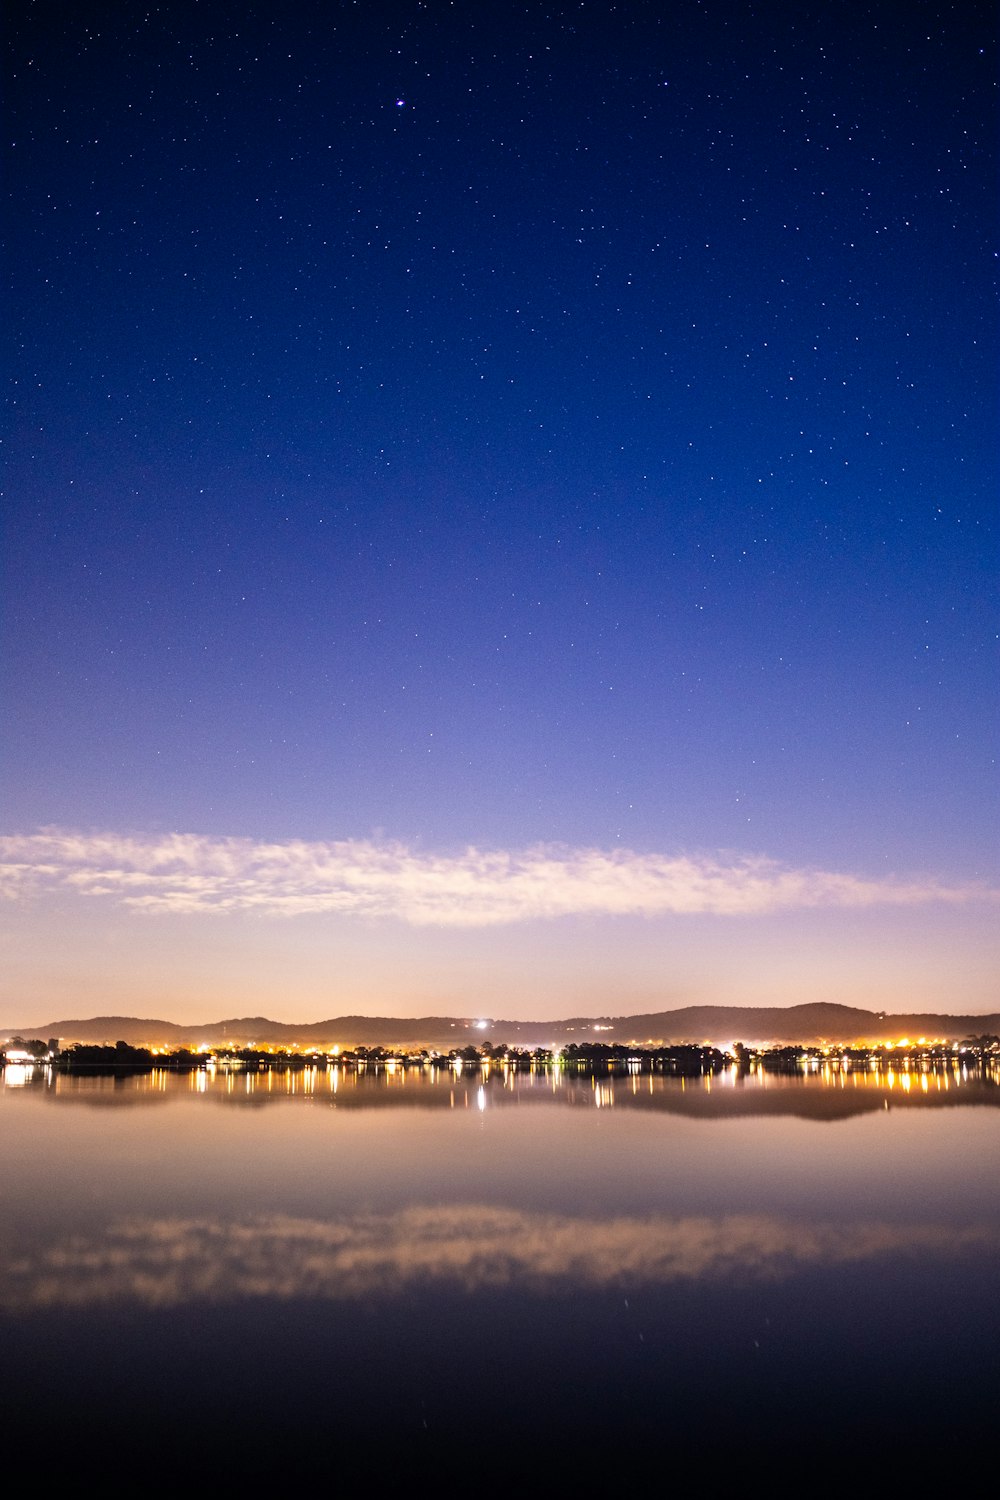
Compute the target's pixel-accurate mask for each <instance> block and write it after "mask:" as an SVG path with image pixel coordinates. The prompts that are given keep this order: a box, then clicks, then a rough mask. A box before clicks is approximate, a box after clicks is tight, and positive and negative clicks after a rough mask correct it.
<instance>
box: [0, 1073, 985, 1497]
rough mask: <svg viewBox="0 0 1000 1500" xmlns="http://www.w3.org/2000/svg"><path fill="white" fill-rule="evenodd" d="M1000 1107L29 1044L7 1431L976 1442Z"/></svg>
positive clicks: (896, 1447)
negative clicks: (102, 1061)
mask: <svg viewBox="0 0 1000 1500" xmlns="http://www.w3.org/2000/svg"><path fill="white" fill-rule="evenodd" d="M998 1106H1000V1088H998V1087H997V1083H996V1081H995V1079H993V1078H991V1077H990V1076H988V1075H984V1074H982V1073H978V1072H972V1073H969V1074H963V1073H961V1072H959V1071H956V1070H954V1069H948V1070H947V1071H943V1072H937V1073H933V1072H932V1073H925V1074H919V1073H913V1074H904V1073H900V1074H898V1075H869V1074H863V1073H855V1074H836V1073H831V1074H828V1075H826V1076H824V1075H822V1074H817V1075H814V1076H810V1077H801V1076H795V1077H787V1078H786V1077H773V1076H762V1075H753V1076H749V1077H743V1078H739V1077H737V1076H735V1075H725V1076H722V1077H716V1078H714V1079H711V1080H707V1079H706V1080H701V1079H699V1080H687V1081H680V1080H673V1079H659V1078H657V1079H650V1078H649V1077H642V1076H636V1077H631V1078H616V1079H596V1080H593V1079H567V1078H565V1077H563V1076H561V1075H559V1074H554V1075H553V1074H546V1073H539V1074H537V1075H535V1074H530V1075H529V1074H516V1075H505V1074H504V1073H503V1072H502V1071H493V1072H491V1073H484V1072H480V1071H479V1070H478V1069H476V1070H474V1071H473V1072H472V1074H471V1075H470V1073H469V1072H465V1073H464V1074H463V1075H461V1076H460V1077H458V1078H454V1077H452V1076H450V1075H445V1076H443V1077H441V1076H439V1075H435V1074H431V1073H430V1072H426V1073H418V1072H410V1073H403V1072H402V1071H401V1070H400V1071H399V1072H379V1073H376V1074H362V1075H361V1076H358V1075H356V1074H354V1073H350V1072H344V1071H343V1070H336V1069H330V1070H327V1069H322V1070H319V1071H313V1072H307V1073H299V1074H277V1073H272V1074H267V1073H262V1074H257V1075H246V1074H240V1073H233V1074H225V1073H221V1072H219V1073H216V1074H215V1075H211V1074H208V1073H200V1074H195V1075H191V1076H177V1075H167V1074H152V1075H147V1076H140V1077H122V1078H106V1077H86V1078H69V1077H53V1076H52V1075H50V1074H49V1073H47V1072H44V1071H41V1070H37V1071H35V1072H31V1073H22V1072H18V1071H17V1070H14V1069H8V1070H7V1073H6V1077H5V1082H4V1086H3V1089H2V1092H0V1153H2V1173H0V1202H2V1216H0V1337H2V1345H0V1364H2V1382H3V1390H2V1394H3V1410H4V1416H5V1430H6V1431H7V1432H8V1433H10V1432H11V1431H14V1432H16V1433H18V1434H19V1435H20V1436H21V1438H22V1440H24V1441H26V1442H38V1443H42V1444H45V1445H46V1447H47V1451H48V1457H47V1462H49V1463H50V1464H59V1463H64V1464H65V1465H66V1467H67V1470H68V1471H73V1470H74V1469H75V1467H76V1466H77V1465H78V1463H79V1462H81V1461H83V1460H84V1459H85V1458H86V1456H87V1455H91V1456H93V1455H96V1454H101V1455H103V1456H104V1457H107V1458H112V1459H114V1460H116V1461H118V1462H119V1463H120V1464H121V1465H126V1466H127V1465H131V1464H133V1463H137V1462H138V1463H142V1462H146V1461H148V1460H150V1459H155V1464H156V1469H157V1472H159V1473H163V1474H166V1473H168V1472H171V1471H173V1470H176V1471H177V1472H178V1473H181V1472H184V1473H188V1472H189V1471H190V1466H191V1465H192V1464H195V1465H197V1466H198V1472H199V1473H201V1474H202V1475H210V1474H212V1473H215V1472H218V1473H219V1474H220V1475H221V1474H223V1473H228V1474H231V1475H232V1474H236V1473H238V1472H242V1471H244V1470H245V1471H247V1472H250V1471H255V1472H258V1471H264V1470H266V1471H267V1472H269V1473H274V1474H278V1473H286V1474H287V1473H292V1472H294V1473H296V1474H304V1475H315V1476H317V1477H321V1476H323V1475H327V1476H328V1477H329V1476H330V1475H332V1474H334V1473H336V1474H342V1475H348V1474H357V1475H359V1476H361V1475H364V1474H367V1473H368V1472H369V1471H370V1470H371V1468H372V1466H376V1467H377V1466H379V1465H381V1464H386V1463H390V1462H392V1463H399V1462H409V1461H413V1462H417V1463H419V1462H425V1461H430V1460H436V1461H440V1462H442V1463H445V1464H447V1463H448V1462H457V1461H461V1460H466V1459H468V1460H472V1459H477V1460H479V1459H482V1460H485V1459H486V1458H487V1457H488V1459H489V1462H491V1463H499V1462H502V1461H504V1456H505V1455H506V1456H507V1457H508V1458H513V1459H516V1460H517V1461H518V1462H519V1463H528V1462H530V1463H535V1464H537V1463H543V1462H545V1463H550V1464H551V1463H554V1464H556V1465H558V1466H564V1465H565V1464H567V1463H570V1464H576V1463H579V1464H580V1465H582V1466H583V1468H584V1469H585V1470H586V1472H587V1473H588V1474H591V1475H595V1474H599V1473H601V1472H604V1471H605V1470H606V1471H607V1472H608V1473H609V1474H610V1473H611V1472H612V1471H617V1470H618V1469H619V1467H620V1466H621V1465H622V1464H623V1463H625V1462H626V1460H627V1455H628V1454H629V1453H631V1452H632V1451H633V1445H643V1446H642V1451H643V1452H649V1451H651V1450H650V1446H649V1445H651V1444H652V1445H655V1451H656V1452H657V1454H658V1455H659V1456H660V1458H661V1460H662V1462H663V1463H665V1464H672V1465H675V1466H676V1467H677V1469H678V1471H680V1469H681V1468H682V1467H683V1468H689V1467H690V1466H691V1465H692V1464H695V1465H697V1464H702V1463H711V1464H718V1463H721V1462H728V1461H730V1460H732V1459H741V1458H744V1457H746V1455H747V1454H748V1453H753V1454H754V1455H755V1456H756V1457H757V1458H762V1459H765V1460H767V1459H771V1460H773V1461H774V1462H776V1463H780V1462H784V1461H790V1460H792V1459H794V1458H796V1457H804V1456H808V1455H816V1454H820V1453H822V1454H830V1453H831V1452H837V1453H839V1454H841V1455H852V1454H867V1455H868V1456H871V1455H874V1454H878V1455H882V1456H883V1458H884V1459H885V1461H886V1462H889V1461H891V1462H893V1463H898V1462H900V1461H902V1460H903V1459H904V1458H907V1459H909V1460H910V1461H911V1462H913V1463H914V1466H916V1467H920V1468H924V1467H925V1466H926V1464H927V1463H928V1462H929V1460H930V1457H931V1455H932V1453H933V1455H935V1456H937V1457H939V1458H940V1457H941V1456H942V1455H950V1458H951V1459H952V1460H953V1459H954V1457H955V1455H956V1454H961V1455H962V1456H963V1459H967V1458H968V1457H969V1456H970V1455H971V1454H972V1453H973V1452H975V1453H979V1452H980V1451H982V1452H983V1453H986V1452H987V1451H989V1452H992V1451H993V1449H994V1448H995V1439H996V1431H997V1418H998V1414H1000V1405H998V1391H1000V1296H998V1294H1000V1272H998V1266H1000V1170H998V1169H1000V1108H998ZM918 1460H919V1461H918ZM331 1465H332V1466H333V1467H332V1468H331V1467H330V1466H331Z"/></svg>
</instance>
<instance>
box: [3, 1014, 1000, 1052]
mask: <svg viewBox="0 0 1000 1500" xmlns="http://www.w3.org/2000/svg"><path fill="white" fill-rule="evenodd" d="M17 1029H18V1028H14V1030H17ZM19 1029H20V1031H21V1033H22V1034H23V1035H26V1036H27V1035H31V1036H46V1037H54V1038H59V1039H60V1041H61V1044H62V1045H63V1046H66V1045H68V1044H71V1043H75V1042H81V1043H89V1044H97V1045H101V1044H103V1045H108V1044H112V1045H113V1044H114V1043H116V1042H118V1041H124V1042H127V1043H129V1044H130V1045H133V1046H135V1045H150V1046H166V1047H170V1048H178V1049H179V1048H183V1047H198V1046H200V1045H203V1044H208V1045H210V1046H213V1047H238V1046H248V1045H251V1044H257V1045H260V1046H279V1047H288V1048H293V1049H294V1048H302V1049H309V1048H312V1047H321V1048H327V1047H334V1046H339V1047H354V1046H383V1047H395V1048H409V1049H415V1048H420V1047H429V1048H435V1049H442V1050H445V1051H447V1050H449V1049H452V1048H461V1047H463V1046H465V1045H467V1044H469V1043H472V1044H475V1045H476V1046H480V1045H482V1044H485V1043H489V1044H491V1045H497V1044H504V1045H507V1046H511V1047H528V1048H533V1047H538V1046H542V1047H545V1046H549V1047H552V1046H555V1047H564V1046H567V1045H569V1044H570V1043H573V1042H577V1043H581V1042H585V1041H587V1042H589V1041H601V1042H608V1043H612V1042H625V1043H635V1044H636V1045H645V1046H650V1045H670V1044H676V1043H684V1042H692V1043H707V1044H715V1045H719V1044H725V1043H727V1042H733V1041H742V1042H745V1043H748V1044H751V1045H754V1046H782V1045H822V1044H826V1043H830V1044H842V1045H848V1046H849V1045H853V1044H856V1043H862V1042H895V1041H899V1040H900V1039H902V1038H904V1037H907V1038H909V1039H911V1040H916V1039H917V1038H920V1037H926V1038H928V1039H931V1038H949V1039H951V1040H961V1039H963V1038H966V1037H976V1036H982V1035H984V1034H988V1033H996V1032H998V1031H1000V1013H993V1014H990V1015H964V1014H950V1015H945V1014H941V1013H933V1014H923V1015H921V1014H915V1013H909V1012H907V1013H903V1014H896V1015H888V1014H886V1013H885V1012H883V1011H870V1010H860V1009H857V1008H855V1007H853V1006H849V1005H831V1004H815V1005H808V1004H807V1005H792V1006H786V1007H777V1006H767V1007H751V1006H728V1005H691V1006H686V1007H685V1008H683V1009H681V1010H670V1011H656V1012H652V1013H650V1014H647V1015H637V1016H574V1017H570V1018H568V1019H566V1020H561V1021H516V1020H510V1021H508V1020H498V1019H496V1018H492V1017H489V1018H487V1017H484V1016H478V1017H476V1016H471V1017H468V1016H467V1017H455V1016H420V1017H417V1018H406V1017H392V1016H357V1015H355V1016H337V1017H335V1018H333V1019H331V1020H326V1021H314V1022H309V1023H307V1024H303V1025H290V1024H288V1023H286V1022H282V1021H271V1020H269V1019H268V1018H267V1017H266V1016H249V1017H247V1016H244V1017H238V1018H233V1019H230V1020H224V1021H211V1022H208V1023H207V1024H205V1025H202V1026H187V1025H179V1024H177V1023H176V1022H172V1021H162V1020H151V1019H143V1018H139V1017H135V1016H94V1017H91V1018H89V1019H85V1020H81V1019H66V1020H56V1021H49V1022H47V1023H46V1024H45V1025H44V1026H38V1025H35V1026H30V1027H21V1028H19ZM0 1040H2V1038H0Z"/></svg>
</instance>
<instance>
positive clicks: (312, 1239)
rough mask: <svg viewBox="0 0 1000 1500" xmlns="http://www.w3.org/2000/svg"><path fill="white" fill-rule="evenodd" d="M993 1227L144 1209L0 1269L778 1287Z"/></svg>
mask: <svg viewBox="0 0 1000 1500" xmlns="http://www.w3.org/2000/svg"><path fill="white" fill-rule="evenodd" d="M998 1250H1000V1233H998V1232H997V1231H995V1230H990V1229H987V1228H984V1227H979V1228H965V1229H960V1230H955V1229H953V1228H951V1227H946V1226H943V1225H938V1224H933V1223H928V1224H922V1225H912V1224H911V1225H893V1224H886V1223H875V1224H865V1223H859V1224H853V1225H843V1224H830V1223H827V1224H814V1225H809V1224H802V1223H796V1222H795V1221H794V1220H792V1219H781V1218H778V1217H776V1216H769V1215H733V1216H727V1217H722V1218H708V1217H703V1216H700V1217H691V1218H670V1217H667V1216H664V1215H654V1216H651V1217H649V1218H644V1219H635V1218H620V1219H616V1218H611V1219H606V1218H594V1217H589V1218H587V1217H582V1218H578V1217H574V1216H569V1215H562V1214H545V1213H531V1212H527V1211H517V1210H514V1209H498V1208H493V1207H490V1206H488V1205H451V1206H447V1207H421V1208H410V1209H404V1210H402V1211H401V1212H399V1213H396V1214H391V1215H378V1216H376V1215H365V1216H361V1217H357V1218H354V1219H340V1220H338V1221H336V1222H332V1223H331V1222H326V1221H323V1220H319V1219H302V1218H291V1217H286V1216H271V1217H267V1218H261V1219H258V1220H255V1221H251V1222H243V1223H227V1222H225V1221H223V1220H212V1219H201V1220H183V1219H169V1218H166V1219H154V1220H147V1221H142V1222H133V1223H127V1224H124V1225H117V1226H114V1227H112V1228H111V1229H109V1230H108V1231H107V1233H106V1234H104V1235H102V1236H100V1237H95V1238H91V1239H84V1238H81V1237H72V1238H69V1239H67V1240H65V1241H63V1242H62V1243H60V1244H58V1245H56V1246H53V1247H50V1248H48V1249H46V1250H44V1251H42V1252H41V1253H38V1254H36V1255H33V1256H25V1257H22V1258H20V1259H18V1260H15V1261H14V1262H12V1263H10V1264H8V1265H7V1266H6V1267H0V1307H2V1308H3V1310H4V1311H6V1312H8V1313H17V1312H27V1311H37V1310H40V1309H54V1308H60V1307H61V1308H73V1307H75V1308H84V1307H91V1306H94V1305H102V1304H103V1305H107V1304H110V1303H138V1304H141V1305H144V1306H148V1307H161V1308H162V1307H173V1306H180V1305H183V1304H188V1303H193V1302H229V1301H241V1300H245V1299H247V1298H251V1299H254V1298H270V1299H275V1298H276V1299H280V1300H289V1299H293V1298H303V1297H305V1298H310V1299H320V1300H322V1301H350V1300H356V1299H359V1298H366V1297H372V1296H376V1295H383V1296H384V1295H392V1296H399V1295H405V1294H409V1293H415V1292H426V1291H429V1290H432V1289H433V1288H434V1286H435V1285H438V1286H444V1287H447V1286H451V1287H453V1288H455V1289H459V1290H461V1291H462V1292H464V1293H467V1294H468V1293H480V1292H484V1291H493V1290H497V1289H502V1290H509V1289H515V1290H518V1291H521V1292H532V1293H539V1292H541V1293H545V1292H552V1291H555V1292H565V1291H567V1290H573V1291H594V1290H602V1289H606V1288H609V1287H619V1288H623V1289H625V1290H629V1289H633V1290H634V1289H635V1288H636V1287H638V1286H655V1285H661V1286H662V1285H666V1284H669V1283H672V1282H677V1281H695V1280H699V1281H710V1280H717V1279H725V1280H727V1281H729V1282H732V1281H734V1280H736V1281H749V1280H759V1279H766V1280H768V1281H770V1282H774V1281H777V1280H780V1279H784V1278H787V1277H789V1276H791V1275H793V1274H795V1273H797V1272H799V1271H801V1270H802V1269H803V1268H810V1267H813V1268H830V1267H835V1266H838V1265H843V1264H847V1263H861V1262H866V1261H873V1262H874V1261H877V1260H878V1259H879V1258H884V1257H889V1256H891V1257H893V1258H894V1259H896V1260H898V1258H899V1257H900V1256H904V1257H909V1256H920V1255H927V1254H930V1255H941V1254H942V1253H944V1252H946V1253H947V1255H948V1258H949V1260H950V1261H952V1262H954V1261H955V1260H956V1258H960V1257H962V1256H963V1255H966V1254H977V1253H978V1254H987V1255H993V1254H996V1253H997V1251H998Z"/></svg>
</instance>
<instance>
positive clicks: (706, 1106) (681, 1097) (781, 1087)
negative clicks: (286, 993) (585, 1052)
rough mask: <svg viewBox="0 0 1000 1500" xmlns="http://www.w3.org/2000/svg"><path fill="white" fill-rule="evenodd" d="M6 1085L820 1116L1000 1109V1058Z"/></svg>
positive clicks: (158, 1074)
mask: <svg viewBox="0 0 1000 1500" xmlns="http://www.w3.org/2000/svg"><path fill="white" fill-rule="evenodd" d="M2 1087H3V1089H4V1090H5V1091H6V1090H18V1091H22V1090H23V1091H26V1092H30V1093H32V1094H35V1095H36V1096H42V1097H44V1098H45V1099H46V1100H47V1101H49V1102H51V1103H53V1104H80V1105H89V1106H93V1107H98V1108H101V1107H106V1106H108V1105H122V1106H124V1105H134V1106H138V1105H143V1104H157V1103H164V1102H166V1101H167V1100H169V1099H173V1100H179V1099H181V1098H191V1097H192V1096H200V1097H204V1098H205V1099H206V1101H212V1102H215V1103H220V1104H226V1105H240V1104H243V1105H251V1106H259V1107H262V1106H266V1105H267V1104H270V1103H275V1104H277V1103H286V1102H288V1101H289V1100H325V1101H327V1102H329V1103H331V1104H333V1105H335V1106H336V1107H337V1108H343V1109H363V1110H364V1109H380V1108H390V1109H394V1108H410V1109H430V1110H433V1109H455V1108H460V1109H477V1110H479V1111H480V1112H484V1111H486V1110H487V1109H491V1108H504V1107H508V1106H511V1105H525V1104H528V1105H548V1106H564V1107H576V1108H579V1107H581V1106H582V1107H590V1108H596V1109H601V1110H607V1109H612V1108H613V1109H619V1110H620V1109H644V1110H653V1111H657V1112H665V1113H669V1114H678V1115H684V1116H688V1117H690V1118H691V1119H706V1120H707V1119H723V1118H727V1117H731V1116H775V1115H787V1116H794V1117H798V1118H801V1119H809V1120H815V1121H817V1122H822V1121H828V1122H834V1121H837V1120H844V1119H849V1118H852V1117H854V1116H859V1115H865V1114H869V1113H871V1112H873V1111H877V1110H884V1109H900V1108H920V1109H927V1108H947V1107H950V1106H957V1105H961V1106H963V1107H970V1106H986V1107H993V1108H996V1107H1000V1068H998V1067H997V1065H995V1064H991V1063H989V1062H987V1063H985V1064H982V1065H979V1064H971V1065H970V1064H966V1063H960V1062H954V1063H952V1062H949V1063H944V1064H924V1065H923V1066H921V1067H919V1068H918V1067H915V1066H914V1067H905V1066H903V1065H900V1066H898V1067H896V1066H890V1067H885V1068H875V1067H866V1068H864V1069H859V1068H853V1067H850V1066H847V1067H843V1066H840V1065H839V1063H837V1062H836V1061H834V1062H832V1063H830V1062H828V1063H826V1064H824V1065H822V1066H818V1067H815V1068H812V1067H810V1068H806V1069H801V1070H799V1069H796V1070H794V1071H792V1072H790V1073H774V1072H770V1071H767V1070H764V1069H756V1070H753V1071H749V1072H747V1071H743V1070H740V1069H738V1068H735V1067H733V1068H727V1069H725V1070H724V1071H723V1072H720V1073H717V1074H714V1075H713V1074H705V1075H704V1076H703V1077H700V1078H699V1077H696V1078H671V1077H664V1076H662V1075H656V1074H652V1073H637V1072H631V1073H630V1072H628V1071H624V1072H623V1073H622V1074H620V1075H619V1076H617V1077H611V1076H579V1075H572V1074H567V1073H566V1072H563V1071H562V1070H561V1069H559V1068H538V1069H534V1068H533V1069H531V1070H530V1071H526V1070H522V1069H514V1068H506V1067H497V1066H496V1065H493V1066H492V1067H491V1066H490V1065H489V1064H486V1065H484V1066H483V1067H481V1068H480V1067H469V1066H468V1065H465V1066H462V1067H459V1068H457V1069H456V1070H455V1071H454V1072H452V1071H450V1070H447V1071H439V1070H437V1069H432V1068H430V1067H425V1068H415V1069H414V1068H405V1067H402V1066H397V1065H395V1064H394V1063H393V1062H391V1061H390V1062H389V1063H387V1064H385V1065H381V1066H378V1067H365V1068H352V1067H341V1066H337V1065H331V1066H310V1067H305V1068H297V1069H289V1070H276V1069H270V1070H266V1071H261V1072H247V1071H243V1070H238V1069H232V1068H223V1067H216V1066H211V1065H210V1066H207V1067H204V1068H199V1069H197V1070H193V1071H191V1072H188V1073H176V1072H171V1071H168V1070H165V1069H153V1070H152V1071H150V1072H144V1073H128V1072H126V1071H123V1072H120V1073H117V1074H96V1075H95V1074H72V1073H70V1074H66V1073H58V1072H55V1071H53V1070H52V1069H51V1068H48V1067H41V1066H36V1067H30V1066H29V1067H24V1066H21V1065H16V1066H13V1065H9V1066H8V1067H7V1068H6V1069H4V1071H3V1085H2Z"/></svg>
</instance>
